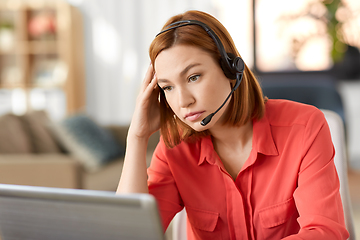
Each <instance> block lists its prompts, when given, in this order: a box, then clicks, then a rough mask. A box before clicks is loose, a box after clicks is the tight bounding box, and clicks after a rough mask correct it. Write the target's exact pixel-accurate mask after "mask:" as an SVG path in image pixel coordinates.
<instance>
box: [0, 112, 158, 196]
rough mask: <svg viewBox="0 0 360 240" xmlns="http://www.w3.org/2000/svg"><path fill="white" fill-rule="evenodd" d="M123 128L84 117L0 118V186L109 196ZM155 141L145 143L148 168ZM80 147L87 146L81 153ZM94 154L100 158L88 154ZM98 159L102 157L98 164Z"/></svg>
mask: <svg viewBox="0 0 360 240" xmlns="http://www.w3.org/2000/svg"><path fill="white" fill-rule="evenodd" d="M66 124H68V125H67V126H68V128H66V130H67V132H66V133H64V129H65V128H64V125H66ZM76 124H77V125H76ZM70 126H71V127H70ZM128 127H129V126H100V125H99V124H97V123H96V121H94V120H93V119H91V117H89V116H87V115H86V114H74V115H71V116H68V117H67V118H65V119H64V120H61V121H52V120H50V119H49V117H48V116H47V114H46V112H44V111H33V112H30V113H27V114H24V115H21V116H18V115H14V114H11V113H8V114H4V115H2V116H0V183H3V184H18V185H32V186H45V187H60V188H76V189H90V190H104V191H115V190H116V188H117V185H118V182H119V178H120V175H121V171H122V166H123V160H124V152H125V151H124V150H125V147H126V135H127V131H128ZM76 134H77V135H76ZM78 136H80V138H79V139H80V140H77V142H76V141H75V140H74V139H75V138H76V137H78ZM81 137H82V138H81ZM96 139H98V140H97V141H96ZM158 141H159V133H158V132H157V133H155V134H153V136H151V138H150V141H149V145H148V150H147V164H148V165H149V163H150V160H151V155H152V152H153V151H154V149H155V147H156V145H157V143H158ZM85 142H89V143H88V146H87V149H85V150H84V146H81V145H82V144H83V143H85ZM91 144H92V145H91ZM99 146H100V147H99ZM109 146H112V148H109ZM94 149H97V152H98V153H99V152H100V154H98V153H96V151H93V153H92V152H91V151H92V150H94ZM114 150H115V151H114ZM110 151H112V152H115V153H116V154H108V153H109V152H110ZM96 154H97V157H94V155H96ZM99 156H106V158H103V159H101V160H100V161H98V160H97V159H96V158H98V159H99ZM90 159H92V162H91V164H90V163H89V160H90ZM94 159H95V160H94ZM96 161H97V162H96Z"/></svg>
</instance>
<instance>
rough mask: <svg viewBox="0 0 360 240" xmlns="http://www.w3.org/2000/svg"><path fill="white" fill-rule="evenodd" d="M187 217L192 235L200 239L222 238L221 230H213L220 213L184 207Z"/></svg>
mask: <svg viewBox="0 0 360 240" xmlns="http://www.w3.org/2000/svg"><path fill="white" fill-rule="evenodd" d="M186 213H187V217H188V219H189V222H190V224H191V226H192V231H193V233H194V235H196V236H199V237H200V238H201V239H222V238H221V231H216V232H215V233H214V231H215V229H216V226H217V225H218V221H219V216H220V214H219V213H217V212H210V211H205V210H201V209H196V208H192V207H188V206H187V207H186Z"/></svg>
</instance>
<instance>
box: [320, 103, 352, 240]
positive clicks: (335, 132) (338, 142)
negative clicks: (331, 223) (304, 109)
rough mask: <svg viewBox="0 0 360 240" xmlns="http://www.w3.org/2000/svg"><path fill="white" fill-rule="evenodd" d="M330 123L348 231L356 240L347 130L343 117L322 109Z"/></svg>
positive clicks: (350, 239) (350, 238)
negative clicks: (349, 176) (350, 186)
mask: <svg viewBox="0 0 360 240" xmlns="http://www.w3.org/2000/svg"><path fill="white" fill-rule="evenodd" d="M322 111H323V113H324V115H325V118H326V121H327V122H328V125H329V128H330V133H331V138H332V141H333V144H334V147H335V156H334V163H335V167H336V170H337V172H338V175H339V180H340V195H341V200H342V204H343V209H344V215H345V224H346V229H347V230H348V231H349V234H350V237H349V240H355V239H356V237H355V228H354V220H353V215H352V207H351V200H350V192H349V183H348V168H347V163H348V161H347V152H346V146H345V130H344V123H343V121H342V119H341V117H340V116H339V115H338V114H337V113H335V112H334V111H331V110H324V109H322Z"/></svg>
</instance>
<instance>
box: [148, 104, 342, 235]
mask: <svg viewBox="0 0 360 240" xmlns="http://www.w3.org/2000/svg"><path fill="white" fill-rule="evenodd" d="M252 141H253V142H252V150H251V153H250V156H249V158H248V159H247V161H246V162H245V164H244V165H243V167H242V169H241V171H240V172H239V174H238V176H237V178H236V179H235V181H234V180H233V179H232V177H231V176H230V174H229V173H228V172H227V171H226V169H225V168H224V166H223V164H222V162H221V159H220V158H219V156H218V155H217V153H216V152H215V150H214V147H213V144H212V141H211V137H210V136H209V137H204V138H201V139H200V140H198V141H194V142H182V143H181V144H179V145H177V146H176V147H174V148H172V149H168V148H167V147H166V146H165V144H164V142H163V141H162V140H161V141H160V142H159V144H158V146H157V148H156V150H155V152H154V155H153V158H152V161H151V165H150V167H149V169H148V176H149V177H148V187H149V192H150V193H151V194H153V195H154V196H155V198H156V199H157V201H158V205H159V209H160V214H161V217H162V221H163V226H164V229H165V228H167V226H168V224H169V223H170V221H171V219H172V218H173V217H174V215H175V214H176V213H177V212H179V211H180V210H181V209H182V208H183V207H185V209H186V212H187V217H188V233H187V235H188V239H206V240H209V239H216V240H220V239H283V238H285V239H289V240H290V239H317V240H319V239H326V240H331V239H347V238H348V236H349V234H348V232H347V230H346V228H345V223H344V213H343V208H342V203H341V198H340V194H339V186H340V185H339V180H338V176H337V172H336V169H335V165H334V161H333V157H334V148H333V144H332V141H331V136H330V131H329V127H328V125H327V122H326V120H325V117H324V115H323V113H322V112H321V111H320V110H318V109H317V108H315V107H312V106H309V105H304V104H300V103H295V102H291V101H286V100H269V101H268V102H267V103H266V111H265V116H264V117H263V118H262V119H261V120H259V121H253V140H252Z"/></svg>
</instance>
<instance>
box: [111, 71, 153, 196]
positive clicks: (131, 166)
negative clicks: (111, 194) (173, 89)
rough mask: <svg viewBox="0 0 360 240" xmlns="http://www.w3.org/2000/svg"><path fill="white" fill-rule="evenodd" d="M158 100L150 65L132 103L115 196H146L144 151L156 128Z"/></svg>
mask: <svg viewBox="0 0 360 240" xmlns="http://www.w3.org/2000/svg"><path fill="white" fill-rule="evenodd" d="M158 96H159V88H158V87H157V79H156V76H155V75H154V70H153V66H152V65H150V66H149V68H148V71H147V73H146V75H145V79H144V81H143V83H142V86H141V89H140V93H139V95H138V97H137V100H136V107H135V111H134V115H133V118H132V120H131V124H130V128H129V132H128V136H127V142H126V153H125V159H124V166H123V170H122V173H121V178H120V182H119V186H118V189H117V193H148V187H147V172H146V170H147V166H146V149H147V145H148V142H149V138H150V136H151V135H152V134H153V133H154V132H156V131H157V130H158V129H159V128H160V112H159V102H158Z"/></svg>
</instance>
